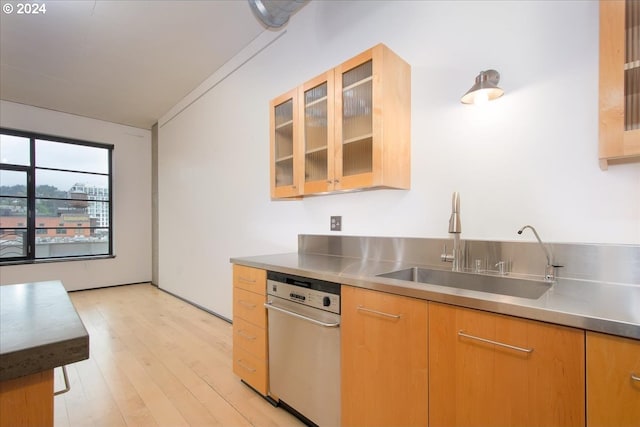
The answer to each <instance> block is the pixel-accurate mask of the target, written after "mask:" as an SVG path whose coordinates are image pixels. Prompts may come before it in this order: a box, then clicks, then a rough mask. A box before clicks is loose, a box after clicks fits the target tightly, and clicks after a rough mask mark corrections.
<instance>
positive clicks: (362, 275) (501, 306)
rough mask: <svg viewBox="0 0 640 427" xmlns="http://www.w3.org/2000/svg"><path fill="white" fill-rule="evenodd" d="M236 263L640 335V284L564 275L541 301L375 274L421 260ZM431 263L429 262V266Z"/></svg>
mask: <svg viewBox="0 0 640 427" xmlns="http://www.w3.org/2000/svg"><path fill="white" fill-rule="evenodd" d="M231 262H232V263H234V264H240V265H245V266H249V267H256V268H261V269H264V270H271V271H278V272H282V273H289V274H295V275H299V276H305V277H311V278H316V279H322V280H328V281H331V282H337V283H341V284H344V285H351V286H357V287H361V288H367V289H373V290H377V291H382V292H388V293H392V294H396V295H403V296H408V297H413V298H420V299H424V300H428V301H436V302H442V303H447V304H453V305H457V306H461V307H468V308H474V309H479V310H485V311H490V312H494V313H500V314H507V315H511V316H517V317H522V318H526V319H533V320H539V321H543V322H549V323H555V324H559V325H565V326H571V327H576V328H582V329H587V330H591V331H597V332H603V333H608V334H612V335H618V336H622V337H628V338H634V339H638V340H640V286H637V285H625V284H617V283H608V282H601V281H590V280H576V279H566V278H559V279H558V280H557V281H556V282H555V283H554V284H553V285H552V286H551V289H550V290H549V291H547V292H546V293H545V294H544V295H542V297H540V298H539V299H536V300H532V299H526V298H518V297H511V296H506V295H497V294H490V293H485V292H477V291H470V290H465V289H457V288H449V287H445V286H438V285H429V284H423V283H414V282H407V281H402V280H395V279H387V278H382V277H376V275H377V274H382V273H387V272H390V271H393V270H399V269H403V268H408V267H416V266H420V265H419V264H415V263H411V264H407V263H402V262H389V261H377V260H367V259H361V258H350V257H343V256H335V255H316V254H302V253H285V254H275V255H264V256H254V257H239V258H231ZM424 267H429V266H424Z"/></svg>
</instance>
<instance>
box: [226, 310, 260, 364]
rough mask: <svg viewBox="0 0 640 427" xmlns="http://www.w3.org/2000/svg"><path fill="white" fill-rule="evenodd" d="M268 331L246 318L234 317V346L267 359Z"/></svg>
mask: <svg viewBox="0 0 640 427" xmlns="http://www.w3.org/2000/svg"><path fill="white" fill-rule="evenodd" d="M266 335H267V332H266V330H265V329H263V328H260V327H258V326H256V325H253V324H251V323H249V322H247V321H246V320H244V319H242V318H239V317H236V318H235V319H233V348H234V349H236V348H241V349H243V350H246V351H248V352H249V353H251V354H252V355H254V356H255V357H257V358H258V359H261V360H267V339H266V338H267V337H266Z"/></svg>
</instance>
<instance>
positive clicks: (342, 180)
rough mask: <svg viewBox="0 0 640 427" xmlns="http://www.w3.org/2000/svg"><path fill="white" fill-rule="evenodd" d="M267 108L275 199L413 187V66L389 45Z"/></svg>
mask: <svg viewBox="0 0 640 427" xmlns="http://www.w3.org/2000/svg"><path fill="white" fill-rule="evenodd" d="M290 106H291V108H292V109H293V111H292V112H291V113H289V107H290ZM270 108H271V152H272V161H271V163H272V166H271V172H272V174H271V185H272V187H271V189H272V191H271V196H272V197H273V198H284V197H295V196H300V195H313V194H320V193H328V192H333V191H344V190H356V189H367V188H376V187H380V188H397V189H409V187H410V180H411V161H410V157H411V141H410V139H411V138H410V128H411V67H410V66H409V64H407V63H406V62H405V61H403V60H402V59H401V58H400V57H399V56H398V55H396V54H395V53H394V52H393V51H391V50H390V49H389V48H388V47H386V46H385V45H382V44H379V45H376V46H374V47H373V48H371V49H368V50H366V51H365V52H363V53H361V54H359V55H357V56H355V57H354V58H352V59H350V60H348V61H346V62H344V63H343V64H341V65H339V66H337V67H335V68H334V69H332V70H329V71H327V72H326V73H323V74H321V75H320V76H317V77H315V78H314V79H311V80H309V81H308V82H306V83H305V84H303V85H301V86H300V87H299V88H297V89H294V90H292V91H290V92H288V93H287V94H284V95H281V96H279V97H278V98H276V99H274V100H272V101H271V103H270ZM283 147H285V148H283ZM290 147H292V148H290Z"/></svg>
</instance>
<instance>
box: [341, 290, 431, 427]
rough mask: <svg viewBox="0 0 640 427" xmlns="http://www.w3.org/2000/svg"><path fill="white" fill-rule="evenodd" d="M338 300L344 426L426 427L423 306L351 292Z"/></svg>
mask: <svg viewBox="0 0 640 427" xmlns="http://www.w3.org/2000/svg"><path fill="white" fill-rule="evenodd" d="M341 298H342V331H341V339H342V346H341V347H342V425H343V426H426V425H427V405H428V395H427V390H428V378H427V350H428V349H427V320H428V319H427V302H426V301H421V300H417V299H412V298H406V297H399V296H395V295H390V294H385V293H382V292H376V291H371V290H365V289H358V288H354V287H350V286H343V287H342V296H341ZM395 316H399V317H395Z"/></svg>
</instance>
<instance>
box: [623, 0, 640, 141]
mask: <svg viewBox="0 0 640 427" xmlns="http://www.w3.org/2000/svg"><path fill="white" fill-rule="evenodd" d="M634 129H640V1H638V0H635V1H633V0H627V1H626V2H625V60H624V130H625V131H628V130H634Z"/></svg>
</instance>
